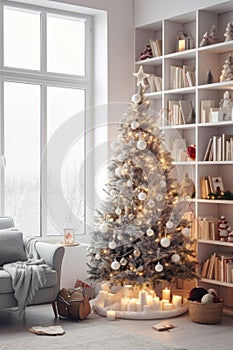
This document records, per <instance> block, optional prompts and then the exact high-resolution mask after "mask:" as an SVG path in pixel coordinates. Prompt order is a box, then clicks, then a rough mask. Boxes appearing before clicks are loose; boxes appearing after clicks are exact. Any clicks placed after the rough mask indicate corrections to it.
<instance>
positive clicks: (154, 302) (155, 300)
mask: <svg viewBox="0 0 233 350" xmlns="http://www.w3.org/2000/svg"><path fill="white" fill-rule="evenodd" d="M159 309H160V300H159V297H154V298H153V299H152V310H159Z"/></svg>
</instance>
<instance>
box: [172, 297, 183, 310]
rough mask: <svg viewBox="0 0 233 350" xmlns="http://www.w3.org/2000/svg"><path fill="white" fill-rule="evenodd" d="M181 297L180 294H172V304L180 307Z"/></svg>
mask: <svg viewBox="0 0 233 350" xmlns="http://www.w3.org/2000/svg"><path fill="white" fill-rule="evenodd" d="M181 302H182V297H181V296H180V295H173V296H172V304H173V305H174V307H175V308H177V307H181Z"/></svg>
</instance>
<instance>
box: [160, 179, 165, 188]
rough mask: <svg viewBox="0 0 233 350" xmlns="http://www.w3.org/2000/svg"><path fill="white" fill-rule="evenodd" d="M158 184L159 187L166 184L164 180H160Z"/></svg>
mask: <svg viewBox="0 0 233 350" xmlns="http://www.w3.org/2000/svg"><path fill="white" fill-rule="evenodd" d="M159 186H160V187H161V188H163V187H165V186H166V181H164V180H161V181H160V182H159Z"/></svg>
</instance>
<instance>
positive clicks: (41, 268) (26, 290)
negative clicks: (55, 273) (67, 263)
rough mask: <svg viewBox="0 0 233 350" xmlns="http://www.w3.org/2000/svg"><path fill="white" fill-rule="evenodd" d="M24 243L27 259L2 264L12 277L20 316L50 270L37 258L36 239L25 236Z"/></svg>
mask: <svg viewBox="0 0 233 350" xmlns="http://www.w3.org/2000/svg"><path fill="white" fill-rule="evenodd" d="M24 243H25V250H26V254H27V257H28V260H27V261H24V262H21V261H17V262H14V263H10V264H5V265H3V269H4V270H5V271H7V272H8V273H9V274H10V275H11V278H12V286H13V289H14V291H15V293H14V295H15V298H16V299H17V301H18V307H19V316H20V317H21V316H22V314H23V312H24V310H25V307H26V305H28V304H29V303H30V302H31V301H32V299H33V297H34V296H35V294H36V292H37V291H38V289H39V288H43V287H44V286H45V284H46V278H45V272H46V271H48V270H51V267H50V266H48V265H47V264H45V261H44V260H43V259H40V258H39V256H38V254H37V251H36V248H35V244H36V240H35V239H34V238H33V237H26V238H25V239H24Z"/></svg>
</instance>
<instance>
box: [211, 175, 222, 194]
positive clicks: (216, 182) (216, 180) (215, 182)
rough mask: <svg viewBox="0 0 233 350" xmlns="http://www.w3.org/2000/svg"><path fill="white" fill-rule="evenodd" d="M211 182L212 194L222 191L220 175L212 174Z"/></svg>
mask: <svg viewBox="0 0 233 350" xmlns="http://www.w3.org/2000/svg"><path fill="white" fill-rule="evenodd" d="M211 182H212V190H213V193H214V194H221V193H222V192H224V185H223V180H222V177H221V176H212V177H211Z"/></svg>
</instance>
